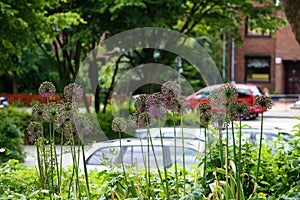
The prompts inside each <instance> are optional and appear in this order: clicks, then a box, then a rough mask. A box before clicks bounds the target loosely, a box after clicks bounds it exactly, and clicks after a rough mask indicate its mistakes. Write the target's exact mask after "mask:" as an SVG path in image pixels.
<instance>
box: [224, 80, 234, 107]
mask: <svg viewBox="0 0 300 200" xmlns="http://www.w3.org/2000/svg"><path fill="white" fill-rule="evenodd" d="M222 87H223V88H224V90H225V97H226V100H227V102H228V103H230V102H233V101H235V99H236V98H237V97H238V90H237V89H236V87H235V86H234V85H233V84H232V83H226V84H225V85H223V86H222Z"/></svg>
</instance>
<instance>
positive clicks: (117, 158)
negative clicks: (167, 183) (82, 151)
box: [86, 138, 204, 171]
mask: <svg viewBox="0 0 300 200" xmlns="http://www.w3.org/2000/svg"><path fill="white" fill-rule="evenodd" d="M121 144H122V153H121V151H120V140H118V139H116V140H109V141H105V142H99V143H95V144H93V145H91V148H90V149H89V150H88V151H87V153H86V166H87V169H88V170H92V169H95V168H96V169H98V170H99V171H103V170H118V169H121V168H120V166H121V162H122V160H123V163H124V165H126V166H134V167H138V168H140V169H142V168H144V167H148V165H149V164H150V168H152V169H154V168H156V167H157V166H159V167H162V166H164V163H163V152H164V155H165V159H166V167H167V168H169V167H172V166H174V164H175V160H176V161H177V166H178V167H182V166H183V151H182V149H183V148H182V147H183V145H182V140H181V139H178V140H176V145H175V141H174V139H163V145H164V151H163V148H162V143H161V140H160V139H152V144H153V147H152V145H151V142H150V138H144V139H141V138H126V139H122V140H121ZM175 146H176V158H175ZM203 149H204V142H202V141H200V140H198V141H195V140H190V139H186V140H184V155H185V166H186V167H187V168H191V167H192V166H193V165H197V156H199V154H200V152H203ZM148 152H149V154H148ZM148 155H149V156H148ZM148 158H149V161H148ZM155 158H156V160H157V163H156V162H155Z"/></svg>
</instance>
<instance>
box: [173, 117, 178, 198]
mask: <svg viewBox="0 0 300 200" xmlns="http://www.w3.org/2000/svg"><path fill="white" fill-rule="evenodd" d="M172 117H173V127H174V143H175V147H174V165H175V183H176V193H177V195H176V199H178V195H179V184H178V172H177V139H176V138H177V134H176V123H175V116H174V113H172Z"/></svg>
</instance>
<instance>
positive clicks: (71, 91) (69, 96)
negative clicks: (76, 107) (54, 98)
mask: <svg viewBox="0 0 300 200" xmlns="http://www.w3.org/2000/svg"><path fill="white" fill-rule="evenodd" d="M82 95H83V90H82V88H81V87H80V85H78V84H77V83H71V84H69V85H67V86H65V88H64V97H65V100H66V101H67V102H72V101H75V100H76V99H77V98H80V97H82Z"/></svg>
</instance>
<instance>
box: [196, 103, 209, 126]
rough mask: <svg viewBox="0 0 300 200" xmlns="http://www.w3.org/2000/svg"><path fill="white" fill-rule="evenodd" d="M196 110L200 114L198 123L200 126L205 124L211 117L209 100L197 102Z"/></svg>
mask: <svg viewBox="0 0 300 200" xmlns="http://www.w3.org/2000/svg"><path fill="white" fill-rule="evenodd" d="M197 111H198V112H199V116H200V124H201V125H202V126H207V125H208V123H209V120H210V118H211V101H210V100H209V101H206V102H199V104H198V106H197Z"/></svg>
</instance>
